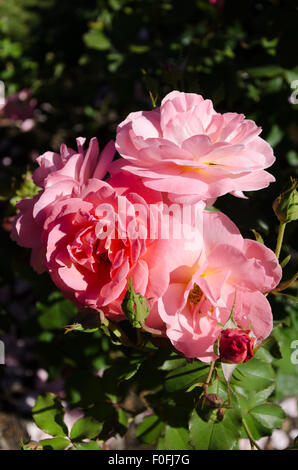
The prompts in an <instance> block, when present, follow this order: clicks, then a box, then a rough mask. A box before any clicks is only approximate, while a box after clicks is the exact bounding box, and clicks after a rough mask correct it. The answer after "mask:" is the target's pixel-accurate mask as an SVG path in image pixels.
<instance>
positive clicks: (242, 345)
mask: <svg viewBox="0 0 298 470" xmlns="http://www.w3.org/2000/svg"><path fill="white" fill-rule="evenodd" d="M249 332H250V331H249V330H239V329H237V328H235V329H231V328H227V329H226V330H223V331H222V332H221V334H220V338H219V355H220V359H221V360H222V361H223V362H228V363H230V364H240V363H241V362H247V361H249V359H251V358H252V357H253V355H254V353H253V347H254V343H255V338H252V337H251V336H249Z"/></svg>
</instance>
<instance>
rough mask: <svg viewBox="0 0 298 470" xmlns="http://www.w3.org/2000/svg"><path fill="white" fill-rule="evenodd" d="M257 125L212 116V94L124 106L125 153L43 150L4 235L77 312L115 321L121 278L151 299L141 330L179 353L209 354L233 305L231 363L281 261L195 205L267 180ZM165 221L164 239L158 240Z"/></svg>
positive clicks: (228, 341)
mask: <svg viewBox="0 0 298 470" xmlns="http://www.w3.org/2000/svg"><path fill="white" fill-rule="evenodd" d="M260 132H261V129H260V128H259V127H257V126H256V125H255V123H254V122H253V121H249V120H246V119H245V118H244V116H243V115H239V114H236V113H226V114H220V113H217V112H215V111H214V109H213V106H212V102H211V101H210V100H204V99H203V98H202V97H201V96H199V95H196V94H191V93H180V92H178V91H173V92H172V93H170V94H168V95H167V96H166V97H165V98H164V100H163V101H162V103H161V106H160V108H156V109H154V110H153V111H142V112H136V113H131V114H130V115H129V116H128V117H127V118H126V119H125V121H123V122H122V123H121V124H120V125H119V126H118V129H117V136H116V150H117V151H118V153H119V154H120V155H121V156H122V157H123V158H120V159H118V160H114V161H112V160H113V158H114V155H115V145H114V143H113V142H110V143H109V144H108V145H107V146H106V147H105V148H104V149H103V151H102V152H101V154H99V147H98V143H97V139H96V138H93V139H91V141H90V143H89V147H88V149H87V150H84V140H85V139H83V138H79V139H77V146H78V149H77V150H72V149H70V148H68V147H66V146H65V145H62V146H61V149H60V154H57V153H53V152H46V153H45V154H43V155H41V156H40V157H39V158H38V159H37V163H38V164H39V168H38V169H36V170H35V172H34V174H33V179H34V182H35V184H36V185H38V186H39V187H40V188H41V190H40V192H39V193H38V194H37V195H36V196H34V197H33V198H32V199H25V200H23V201H21V202H20V203H19V204H18V209H19V212H18V214H17V216H16V219H15V222H14V228H13V232H12V237H13V239H14V240H15V241H17V242H18V243H19V244H20V245H21V246H25V247H28V248H31V249H32V255H31V264H32V266H33V267H34V269H35V270H36V271H37V272H39V273H40V272H43V271H45V270H47V271H48V272H49V273H50V275H51V277H52V279H53V281H54V283H55V284H56V285H57V286H58V288H59V289H61V290H62V292H63V293H64V294H65V296H66V297H68V298H70V299H71V300H72V301H73V302H75V303H76V304H77V305H78V306H79V308H81V309H83V308H92V309H94V310H99V309H100V310H102V311H103V312H104V314H105V315H106V316H107V317H108V318H110V319H113V320H116V321H118V320H123V319H125V317H124V314H123V312H122V309H121V303H122V301H123V298H124V295H125V292H126V290H127V285H128V279H131V280H132V285H133V287H134V290H135V291H136V292H138V293H139V294H141V295H143V296H145V297H146V298H148V299H150V301H149V302H150V307H151V308H150V313H149V316H148V317H147V319H146V325H147V326H148V327H150V328H154V329H156V330H159V331H160V332H162V333H163V334H164V335H166V336H167V337H168V338H169V339H170V341H171V342H172V344H173V345H174V346H175V348H176V349H178V350H179V351H181V352H182V353H183V354H184V355H185V356H186V357H196V358H199V359H201V360H202V361H205V362H209V361H210V360H214V359H216V357H217V354H216V352H215V350H214V344H215V343H216V342H217V339H219V338H220V337H222V338H223V335H222V331H223V325H224V324H225V323H226V322H227V320H228V318H229V316H230V313H231V310H232V308H233V318H234V321H235V324H236V327H237V328H236V329H235V332H234V334H232V335H230V336H229V335H227V334H226V333H225V335H224V336H225V341H223V340H222V341H221V342H220V355H221V356H222V357H223V358H224V357H225V351H228V350H229V348H230V349H231V350H232V351H234V353H235V354H234V356H233V355H232V356H231V354H230V357H234V359H232V360H231V361H232V362H243V361H245V360H248V359H249V358H250V357H251V356H252V352H251V349H252V345H253V344H254V343H255V342H256V344H257V343H259V342H260V341H262V340H263V339H264V338H265V337H267V336H268V335H269V334H270V332H271V329H272V313H271V308H270V304H269V303H268V300H267V299H266V297H265V296H264V293H266V292H269V291H270V290H272V289H273V288H274V287H275V286H276V285H277V284H278V283H279V281H280V279H281V267H280V265H279V263H278V260H277V259H276V257H275V255H274V253H273V252H272V251H271V250H269V249H268V248H266V247H265V246H264V245H262V244H260V243H258V242H257V241H253V240H246V239H243V237H242V236H241V234H240V232H239V230H238V228H237V227H236V226H235V225H234V224H233V222H232V221H231V220H230V219H229V218H228V217H227V216H225V215H224V214H222V213H220V212H214V211H207V210H205V209H204V208H205V206H208V205H209V204H210V203H212V202H213V201H214V200H215V199H216V198H217V197H219V196H221V195H224V194H226V193H232V194H233V195H235V196H238V197H245V196H244V194H243V193H242V191H243V190H244V191H245V190H256V189H260V188H264V187H266V186H268V184H269V183H270V182H271V181H274V178H273V177H272V176H271V175H270V174H269V173H267V172H266V171H265V168H267V167H268V166H270V165H272V163H273V162H274V156H273V153H272V149H271V147H270V146H269V145H268V144H267V143H266V142H265V141H264V140H263V139H262V138H261V137H259V134H260ZM169 204H170V210H169ZM182 208H183V209H184V208H191V211H192V212H191V213H192V216H191V218H190V220H187V221H185V220H184V218H183V217H179V216H177V210H174V209H178V210H179V209H181V210H182ZM178 212H179V211H178ZM111 213H112V217H110V215H111ZM194 213H196V214H199V220H200V223H199V224H198V223H197V218H196V217H193V214H194ZM107 214H108V216H107ZM184 225H188V226H190V227H191V229H192V235H193V236H192V238H191V240H190V239H189V237H186V236H184V235H183V234H184V231H183V230H181V231H180V232H179V231H178V232H179V233H180V234H181V235H179V236H178V237H177V236H176V235H175V234H177V227H180V226H181V227H183V226H184ZM165 226H167V227H170V230H169V236H168V237H163V236H161V231H162V229H163V228H164V227H165ZM188 228H189V227H188ZM224 331H228V330H224ZM237 331H239V335H240V337H241V338H240V339H239V341H238V342H237V341H236V340H235V334H236V332H237ZM248 332H249V335H250V336H249V338H250V339H249V340H247V341H246V340H243V335H247V336H248ZM236 336H237V335H236ZM236 339H237V338H236ZM227 345H228V346H227ZM239 345H240V346H239ZM243 345H244V350H242V349H243V348H242V346H243ZM245 345H247V348H250V349H245ZM235 348H236V352H235ZM237 348H238V349H237ZM239 348H240V349H239ZM236 358H238V359H236ZM225 360H226V361H228V362H229V358H228V357H225Z"/></svg>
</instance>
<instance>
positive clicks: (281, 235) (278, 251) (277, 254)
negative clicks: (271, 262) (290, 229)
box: [275, 222, 287, 259]
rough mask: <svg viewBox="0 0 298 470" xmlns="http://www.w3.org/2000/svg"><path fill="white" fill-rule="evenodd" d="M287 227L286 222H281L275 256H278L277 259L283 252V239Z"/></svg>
mask: <svg viewBox="0 0 298 470" xmlns="http://www.w3.org/2000/svg"><path fill="white" fill-rule="evenodd" d="M286 225H287V224H286V222H285V223H282V222H280V224H279V229H278V235H277V241H276V248H275V255H276V258H277V259H278V258H279V255H280V250H281V246H282V241H283V238H284V233H285V228H286Z"/></svg>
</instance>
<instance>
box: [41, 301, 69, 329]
mask: <svg viewBox="0 0 298 470" xmlns="http://www.w3.org/2000/svg"><path fill="white" fill-rule="evenodd" d="M55 294H56V293H55ZM36 307H37V310H38V311H39V312H40V313H39V316H38V322H39V324H40V326H41V327H42V328H43V329H45V330H55V329H62V328H64V327H65V326H66V325H68V324H69V323H70V322H71V321H72V320H73V319H74V317H75V314H76V313H77V308H76V307H75V305H74V304H73V303H72V302H70V301H69V300H67V299H64V298H61V296H60V295H58V294H57V295H56V296H53V295H52V297H50V298H49V302H48V303H47V304H42V303H40V302H38V303H37V304H36Z"/></svg>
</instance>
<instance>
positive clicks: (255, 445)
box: [242, 420, 262, 450]
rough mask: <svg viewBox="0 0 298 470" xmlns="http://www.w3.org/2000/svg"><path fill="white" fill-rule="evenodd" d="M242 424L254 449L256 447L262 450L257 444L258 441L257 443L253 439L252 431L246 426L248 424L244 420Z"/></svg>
mask: <svg viewBox="0 0 298 470" xmlns="http://www.w3.org/2000/svg"><path fill="white" fill-rule="evenodd" d="M242 424H243V427H244V429H245V432H246V434H247V436H248V439H249V440H250V444H251V446H252V447H256V448H257V449H258V450H262V449H261V447H260V446H259V445H258V444H257V443H256V441H255V440H254V438H253V437H252V435H251V432H250V430H249V429H248V427H247V424H246V422H245V421H244V420H243V421H242Z"/></svg>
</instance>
